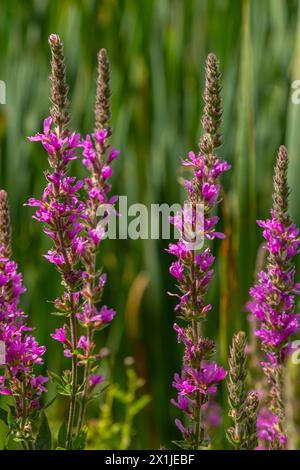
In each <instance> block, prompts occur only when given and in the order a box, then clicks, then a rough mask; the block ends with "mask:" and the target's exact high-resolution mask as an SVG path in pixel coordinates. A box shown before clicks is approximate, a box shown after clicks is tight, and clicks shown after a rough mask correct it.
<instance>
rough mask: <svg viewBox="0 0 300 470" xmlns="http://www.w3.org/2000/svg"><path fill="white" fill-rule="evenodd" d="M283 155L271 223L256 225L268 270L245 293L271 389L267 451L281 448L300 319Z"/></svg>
mask: <svg viewBox="0 0 300 470" xmlns="http://www.w3.org/2000/svg"><path fill="white" fill-rule="evenodd" d="M287 169H288V156H287V151H286V148H285V147H284V146H281V147H280V148H279V151H278V156H277V161H276V166H275V174H274V193H273V208H272V210H271V218H270V219H268V220H266V221H261V220H260V221H258V225H259V226H260V227H262V228H263V236H264V238H265V240H266V245H265V248H266V249H267V251H268V260H267V266H266V269H265V270H264V271H261V272H260V274H259V281H258V283H257V285H256V286H255V287H253V288H252V289H251V290H250V295H251V298H252V300H251V302H250V303H249V305H248V308H249V310H250V311H251V313H252V314H253V315H254V316H255V317H256V318H257V319H258V322H259V325H258V327H257V328H256V329H255V331H254V334H255V335H256V336H257V337H258V338H259V339H260V342H261V347H262V349H263V351H264V352H265V355H266V359H265V362H263V363H262V368H263V371H264V373H265V375H266V377H267V380H268V383H269V386H270V400H269V409H268V410H264V411H263V413H262V414H261V415H260V416H259V419H258V428H259V437H260V438H261V439H262V440H263V441H264V443H265V445H266V446H267V447H268V448H270V449H284V448H285V446H286V441H287V436H286V425H285V409H284V396H283V395H284V381H285V371H286V360H287V357H288V353H289V350H290V337H291V335H292V334H293V333H295V332H296V331H297V330H298V329H299V315H297V314H296V313H295V295H297V294H299V287H300V285H299V284H296V283H295V274H296V270H295V265H294V257H295V255H296V254H297V253H298V251H299V244H300V240H299V238H298V233H299V230H298V228H297V227H296V226H295V225H294V224H293V223H292V221H291V218H290V216H289V214H288V196H289V187H288V182H287Z"/></svg>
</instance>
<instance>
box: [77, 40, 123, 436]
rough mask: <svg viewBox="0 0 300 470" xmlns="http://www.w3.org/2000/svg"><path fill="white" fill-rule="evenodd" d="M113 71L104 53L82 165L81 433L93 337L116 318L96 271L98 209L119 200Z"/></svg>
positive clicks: (90, 383) (89, 385)
mask: <svg viewBox="0 0 300 470" xmlns="http://www.w3.org/2000/svg"><path fill="white" fill-rule="evenodd" d="M110 94H111V93H110V68H109V61H108V57H107V53H106V50H105V49H101V50H100V52H99V54H98V80H97V93H96V105H95V130H94V134H93V136H92V137H91V136H89V135H88V136H87V137H86V139H85V140H84V141H83V142H82V146H83V148H84V151H83V156H84V160H83V164H84V165H85V166H86V168H87V169H88V171H89V176H88V177H87V178H86V179H85V185H84V188H85V191H86V200H85V205H86V219H85V221H84V223H83V229H84V230H83V234H82V237H81V247H80V254H81V258H82V262H83V265H84V274H85V275H84V280H83V286H82V290H81V296H82V298H83V301H84V304H83V311H84V313H83V314H79V315H78V319H79V321H80V323H81V325H82V326H83V327H84V328H85V329H86V336H85V344H86V349H85V358H84V360H83V361H82V363H83V364H84V388H83V392H82V394H81V408H80V412H79V417H78V426H77V430H78V432H79V431H80V430H81V428H82V426H83V424H84V417H85V411H86V407H87V404H88V400H89V397H90V393H91V392H92V390H93V380H92V379H91V378H92V375H91V371H92V369H95V367H96V366H97V360H96V359H95V358H96V356H95V353H94V347H95V344H94V333H95V331H96V330H100V329H102V328H103V327H105V326H106V325H107V324H109V323H110V322H111V321H112V319H113V318H114V316H115V311H114V310H113V309H108V308H107V307H106V305H103V306H102V307H101V308H100V309H99V308H98V307H97V305H98V304H99V303H100V301H101V298H102V294H103V290H104V285H105V282H106V275H105V274H103V273H102V271H101V270H99V269H97V263H96V261H97V252H98V248H99V244H100V243H101V240H102V238H103V236H104V233H105V229H104V226H102V225H101V223H100V218H99V220H98V217H97V213H98V209H101V207H104V205H105V204H109V209H108V211H110V210H113V211H114V209H113V205H114V203H115V202H116V200H117V198H116V197H115V196H113V197H111V198H108V194H109V193H110V191H111V188H112V186H111V184H110V183H109V178H110V177H111V175H112V168H111V163H112V161H113V160H114V159H115V158H116V157H117V156H118V154H119V152H118V151H117V150H115V149H114V148H110V144H109V141H108V139H109V137H110V136H111V134H112V129H111V127H110V125H109V120H110V117H111V111H110Z"/></svg>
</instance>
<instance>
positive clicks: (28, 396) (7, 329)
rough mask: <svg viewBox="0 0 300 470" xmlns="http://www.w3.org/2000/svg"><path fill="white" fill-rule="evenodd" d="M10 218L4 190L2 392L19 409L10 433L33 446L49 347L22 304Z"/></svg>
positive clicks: (0, 233)
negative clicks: (39, 368) (41, 340)
mask: <svg viewBox="0 0 300 470" xmlns="http://www.w3.org/2000/svg"><path fill="white" fill-rule="evenodd" d="M10 232H11V230H10V219H9V210H8V203H7V194H6V192H5V191H3V190H1V191H0V342H2V344H3V345H4V348H5V361H4V364H0V368H2V369H3V372H2V373H1V374H0V394H1V395H9V396H11V397H13V399H14V402H15V410H12V414H13V420H11V421H10V423H11V424H10V429H9V432H10V435H11V436H12V437H13V438H14V439H17V440H19V441H20V442H21V443H22V444H23V447H24V448H25V449H28V448H32V447H33V436H32V420H33V415H34V414H36V411H37V410H38V409H39V408H40V403H39V399H40V396H41V394H42V393H43V392H46V391H47V390H46V388H45V387H44V384H45V382H47V380H48V379H47V378H46V377H43V376H42V375H36V374H35V366H36V365H40V364H43V359H42V356H43V354H44V353H45V350H46V348H45V347H44V346H39V344H38V343H37V341H36V339H35V338H34V337H33V336H32V335H31V334H30V332H31V330H32V329H31V328H29V327H28V326H27V325H26V318H27V315H25V314H24V312H23V311H22V309H21V308H20V306H19V303H20V296H21V295H22V294H23V293H24V292H25V291H26V289H25V288H24V286H23V281H22V275H21V274H20V273H19V272H18V267H17V265H16V263H15V262H14V261H12V260H11V234H10Z"/></svg>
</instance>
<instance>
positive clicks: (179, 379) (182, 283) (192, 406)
mask: <svg viewBox="0 0 300 470" xmlns="http://www.w3.org/2000/svg"><path fill="white" fill-rule="evenodd" d="M220 89H221V87H220V72H219V68H218V61H217V59H216V57H215V56H214V55H213V54H210V55H209V56H208V59H207V68H206V89H205V94H204V99H205V107H204V114H203V119H202V121H203V127H204V131H205V132H206V133H205V134H204V135H203V137H202V138H201V140H200V144H199V145H200V153H198V155H195V153H194V152H189V155H188V159H186V160H183V161H182V165H183V166H188V167H191V168H192V169H193V179H192V181H186V184H185V187H186V189H187V192H188V203H189V206H190V207H191V211H189V212H190V214H187V211H186V210H185V209H184V210H183V212H182V214H177V215H176V216H175V217H174V218H173V219H172V222H173V223H174V225H175V226H176V228H178V229H179V230H180V231H181V233H182V234H183V235H184V233H183V232H184V230H183V228H184V226H185V225H186V224H185V222H186V219H188V221H189V225H190V226H191V228H192V232H194V233H195V229H197V225H198V222H199V221H198V216H199V214H197V210H196V209H197V207H199V206H201V207H202V208H203V211H204V221H203V222H202V225H203V227H201V228H203V232H204V239H207V240H212V239H214V238H224V235H223V234H222V233H220V232H216V231H215V225H216V223H217V222H218V217H217V216H215V215H212V211H213V210H214V208H215V206H216V205H217V203H218V202H219V193H220V184H219V176H220V174H221V173H223V172H224V171H227V170H228V169H229V168H230V166H229V165H228V163H227V162H225V161H220V160H219V159H217V158H216V157H215V155H214V150H215V148H216V147H218V146H219V145H220V144H221V134H220V129H219V126H220V123H221V113H222V111H221V97H220ZM182 218H184V222H182ZM196 235H197V233H196ZM167 251H168V252H169V253H170V254H172V255H174V256H176V258H177V261H175V262H173V263H172V265H171V267H170V274H171V275H172V276H174V277H175V278H176V281H177V285H178V287H179V291H180V294H179V295H178V297H179V300H180V301H179V303H178V305H177V306H176V309H175V310H176V312H177V314H178V317H179V319H181V320H183V321H185V322H186V326H184V327H182V326H180V325H178V324H177V323H175V324H174V330H175V331H176V332H177V335H178V342H182V343H183V344H184V346H185V352H184V357H183V365H182V371H181V375H179V374H175V376H174V382H173V386H174V388H175V389H176V390H177V391H178V399H177V401H176V400H172V403H173V405H175V406H176V407H178V408H179V409H181V410H182V411H183V412H184V414H185V416H186V418H187V421H188V425H187V427H185V426H184V425H183V424H182V422H181V421H180V420H178V419H176V421H175V423H176V425H177V427H178V428H179V430H180V431H181V433H182V436H183V439H184V441H183V442H178V445H179V446H182V447H183V448H190V449H199V448H201V447H202V446H205V445H207V442H208V440H207V437H208V436H207V432H208V429H207V428H206V429H205V424H204V423H205V422H208V420H207V419H205V413H206V411H207V410H208V409H209V408H211V406H213V404H212V396H213V395H214V394H215V393H216V391H217V384H218V383H219V382H220V381H221V380H223V379H224V377H225V376H226V372H225V370H224V369H223V368H222V367H219V366H218V365H217V364H216V363H215V362H212V361H211V358H212V357H213V355H214V352H215V344H214V341H212V340H210V339H207V338H203V337H202V336H201V326H202V322H203V320H205V318H206V315H207V312H209V311H210V310H211V308H212V307H211V305H209V304H206V302H205V294H206V292H207V290H208V287H209V284H210V281H211V279H212V277H213V269H212V265H213V262H214V256H213V255H212V253H211V250H210V248H208V247H205V246H204V247H203V248H201V249H200V251H198V252H196V250H195V246H192V245H191V243H190V241H189V240H187V237H184V236H183V237H182V238H181V239H180V240H179V241H178V242H177V243H176V244H170V245H169V249H168V250H167ZM208 401H209V404H210V407H208Z"/></svg>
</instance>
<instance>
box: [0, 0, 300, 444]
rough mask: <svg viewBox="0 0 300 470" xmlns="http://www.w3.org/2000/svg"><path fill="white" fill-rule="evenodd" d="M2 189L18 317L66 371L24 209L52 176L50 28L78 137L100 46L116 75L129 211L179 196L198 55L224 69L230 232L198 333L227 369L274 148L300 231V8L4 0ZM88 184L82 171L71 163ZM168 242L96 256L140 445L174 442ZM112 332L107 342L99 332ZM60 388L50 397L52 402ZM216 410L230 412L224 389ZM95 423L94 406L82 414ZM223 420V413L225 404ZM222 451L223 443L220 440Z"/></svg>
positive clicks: (294, 4)
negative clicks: (139, 384) (61, 49)
mask: <svg viewBox="0 0 300 470" xmlns="http://www.w3.org/2000/svg"><path fill="white" fill-rule="evenodd" d="M0 10H1V14H0V44H1V47H0V51H1V52H0V54H1V60H0V79H1V80H4V81H5V83H6V94H7V96H6V99H7V104H6V105H0V155H1V171H0V186H1V187H2V188H5V189H6V190H7V191H8V193H9V198H10V205H11V216H12V225H13V238H14V239H13V243H14V257H15V259H16V260H17V261H18V263H19V266H20V269H21V271H22V272H23V275H24V282H25V285H26V287H27V289H28V292H27V294H26V295H25V296H24V300H23V301H24V308H25V310H26V312H28V313H29V316H30V322H31V324H32V325H34V326H35V328H36V335H37V336H38V338H39V341H40V342H41V343H43V344H46V346H47V348H48V352H47V356H46V365H45V368H48V369H51V370H55V371H57V372H59V371H60V370H61V369H62V368H63V367H66V365H67V363H68V362H67V361H66V362H65V361H64V360H63V358H62V351H61V349H60V348H59V347H58V346H57V344H56V343H55V342H54V341H53V340H51V339H50V338H49V333H50V332H52V331H53V330H54V328H55V327H56V326H57V325H58V324H59V319H57V317H53V316H51V315H50V312H51V311H52V307H51V304H50V303H47V300H53V299H54V298H55V297H56V296H57V294H58V293H59V292H60V285H59V278H58V275H57V274H56V272H55V271H54V269H53V266H51V265H50V264H49V263H48V262H47V261H46V260H45V259H44V258H43V257H42V254H43V253H45V251H46V250H47V249H48V246H49V240H48V239H47V237H46V236H44V235H43V233H42V232H41V226H40V224H37V223H36V222H35V221H33V220H32V219H31V215H32V210H31V209H30V208H28V207H24V206H23V204H24V203H25V202H26V200H27V199H28V198H29V197H30V196H32V195H34V196H36V197H38V196H39V195H40V194H41V191H42V188H43V185H44V178H43V171H44V169H45V168H46V166H47V161H46V156H45V153H44V152H43V150H42V147H41V146H39V145H37V144H30V143H29V142H28V141H27V139H26V136H28V135H32V134H33V133H35V132H37V131H39V130H40V129H41V126H42V119H43V118H44V117H45V116H47V115H48V108H49V99H48V95H49V81H48V75H49V49H48V42H47V37H48V35H49V34H50V33H53V32H55V33H58V34H59V35H61V37H62V39H63V41H64V44H65V55H66V64H67V73H68V80H69V84H70V99H71V103H72V126H73V127H74V128H75V129H77V130H78V131H80V132H81V133H83V134H85V133H86V132H90V131H91V130H92V129H93V106H94V95H95V88H96V58H97V51H98V50H99V48H100V47H105V48H107V50H108V53H109V56H110V60H111V70H112V91H113V119H112V124H113V128H114V134H113V145H114V146H116V147H117V148H120V149H121V150H122V156H120V158H119V160H118V161H116V162H115V165H114V177H113V183H114V192H115V193H116V194H122V195H125V194H126V195H128V198H129V203H134V202H141V203H145V204H151V203H163V202H167V203H170V204H172V203H174V202H179V201H181V202H182V201H183V193H182V191H181V189H180V185H179V184H178V182H177V179H178V176H179V173H178V166H179V162H180V160H179V157H180V156H183V155H185V154H186V153H187V151H188V150H190V149H196V148H197V142H198V139H199V135H200V132H201V127H200V116H201V113H202V107H203V103H202V92H203V85H204V66H205V58H206V55H207V54H208V53H209V52H211V51H213V52H215V53H216V54H217V55H218V57H219V59H220V63H221V68H222V72H223V100H224V114H223V117H224V121H223V134H224V145H223V146H222V147H221V149H220V151H219V155H220V156H221V157H223V158H226V159H227V160H228V161H229V162H230V163H231V164H232V171H231V172H230V173H229V174H227V175H226V176H225V178H224V179H223V183H224V190H225V194H224V201H223V204H222V208H221V209H220V210H221V213H220V216H221V226H223V227H224V229H225V231H226V233H227V239H226V240H225V241H222V242H220V241H216V243H215V247H213V248H214V250H215V252H216V254H217V261H216V276H215V279H214V282H213V284H212V286H211V288H210V291H209V297H210V299H209V300H210V301H211V302H212V303H213V310H212V312H211V313H210V314H209V321H208V322H207V324H206V333H207V334H208V335H211V336H213V337H214V338H215V339H216V340H217V341H218V360H219V361H220V362H221V363H222V364H223V365H224V366H226V358H227V352H228V344H229V342H230V340H231V336H232V333H233V332H236V331H237V330H238V329H240V328H247V319H246V314H245V312H244V305H245V302H246V300H247V293H248V290H249V287H250V286H251V283H252V282H253V275H254V269H255V260H256V253H257V249H258V246H259V244H260V243H261V241H262V238H261V234H260V231H259V230H257V228H256V225H255V220H256V219H257V218H258V217H266V216H267V212H268V210H269V207H270V204H271V191H272V166H273V163H274V159H275V155H276V151H277V147H278V146H279V144H281V143H285V144H286V145H287V147H288V150H289V152H290V158H291V165H290V184H291V190H292V194H291V206H292V213H293V216H294V218H295V221H297V222H298V223H299V222H300V208H299V206H298V200H299V196H300V184H299V181H300V160H299V158H298V149H299V148H300V131H299V129H300V106H296V105H293V104H292V102H291V82H292V81H293V80H295V79H300V3H299V1H297V0H264V1H263V2H262V1H260V0H206V1H205V0H99V1H95V0H82V1H80V2H78V1H71V0H52V1H47V0H36V1H33V0H28V1H26V2H24V1H17V0H1V6H0ZM73 169H74V172H76V174H77V175H78V176H83V175H84V170H82V169H81V167H80V165H79V164H78V162H77V163H76V164H75V166H74V167H73ZM166 246H167V242H166V241H164V240H160V241H157V240H153V241H151V240H143V241H141V240H138V241H132V240H115V241H113V240H110V241H106V242H105V243H104V244H103V245H102V252H101V259H102V261H103V265H104V267H105V270H106V271H107V272H108V279H109V281H108V284H107V289H106V298H105V301H106V302H107V303H108V305H110V306H112V307H114V308H115V309H116V310H117V312H118V315H117V317H116V318H115V320H114V322H113V325H112V327H111V328H110V329H109V331H107V335H106V336H105V334H102V335H101V334H100V335H98V337H99V346H108V347H110V348H111V349H112V351H113V358H114V359H113V369H114V378H115V380H116V381H119V382H120V383H122V382H123V381H124V380H125V374H124V365H123V360H124V357H126V356H128V355H131V356H134V358H135V361H136V369H137V371H138V374H139V375H140V376H142V377H144V378H145V380H146V386H145V387H144V392H146V393H150V395H151V396H152V402H151V404H150V405H148V406H147V408H146V409H145V410H144V411H143V413H142V414H140V415H139V417H138V419H137V422H136V430H137V432H136V436H135V438H134V439H133V442H132V447H133V448H155V447H156V448H157V447H158V446H160V445H165V446H167V447H168V446H170V441H171V440H172V439H177V438H179V433H178V432H177V430H176V428H175V426H174V424H173V422H174V417H175V416H177V415H178V414H180V413H177V411H176V410H175V409H172V408H173V407H171V406H170V405H169V400H170V398H171V397H172V396H173V391H172V389H171V381H172V375H173V373H174V371H178V370H179V366H180V357H181V353H182V349H181V347H180V346H179V345H178V344H177V341H176V335H175V333H174V332H173V330H172V323H173V320H174V312H173V308H174V299H173V298H169V297H168V296H167V294H166V291H170V290H173V289H174V288H173V283H172V279H171V278H170V276H169V274H168V266H169V264H170V261H171V260H170V256H169V255H168V254H167V253H165V251H164V249H165V248H166ZM105 333H106V331H105ZM52 393H53V391H52V392H51V395H52ZM219 400H220V401H221V402H222V401H223V403H226V395H225V390H224V387H223V390H221V392H220V393H219ZM65 411H66V410H65V403H64V402H62V401H61V400H60V399H59V400H57V402H56V403H55V404H54V405H53V407H52V408H51V410H50V411H49V417H50V419H51V420H52V421H53V423H55V422H56V421H57V419H59V417H60V416H61V413H65ZM90 412H91V414H93V413H94V416H97V409H96V405H94V408H92V409H91V410H90ZM224 415H225V419H226V406H224ZM217 442H218V445H219V446H220V447H222V446H224V445H225V444H224V432H223V431H222V430H221V431H220V432H219V434H218V439H217Z"/></svg>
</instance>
